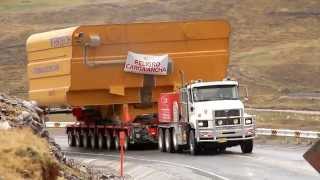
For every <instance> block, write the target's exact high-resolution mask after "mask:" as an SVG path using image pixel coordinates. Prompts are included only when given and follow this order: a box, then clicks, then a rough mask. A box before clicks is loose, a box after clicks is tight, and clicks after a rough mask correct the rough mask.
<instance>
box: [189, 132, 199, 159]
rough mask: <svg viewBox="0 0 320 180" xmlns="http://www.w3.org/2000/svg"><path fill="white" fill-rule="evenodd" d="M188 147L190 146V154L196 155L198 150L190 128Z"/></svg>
mask: <svg viewBox="0 0 320 180" xmlns="http://www.w3.org/2000/svg"><path fill="white" fill-rule="evenodd" d="M189 148H190V154H191V155H197V153H198V151H199V150H198V145H197V140H196V138H195V134H194V130H190V133H189Z"/></svg>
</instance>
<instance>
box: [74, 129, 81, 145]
mask: <svg viewBox="0 0 320 180" xmlns="http://www.w3.org/2000/svg"><path fill="white" fill-rule="evenodd" d="M75 138H76V146H77V147H81V146H82V137H81V134H80V132H76V135H75Z"/></svg>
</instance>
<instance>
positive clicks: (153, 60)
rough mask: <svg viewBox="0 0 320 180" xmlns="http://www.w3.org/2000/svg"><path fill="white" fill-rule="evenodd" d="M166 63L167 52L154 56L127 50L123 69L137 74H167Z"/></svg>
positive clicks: (167, 59)
mask: <svg viewBox="0 0 320 180" xmlns="http://www.w3.org/2000/svg"><path fill="white" fill-rule="evenodd" d="M168 63H169V56H168V54H165V55H160V56H155V55H146V54H137V53H133V52H130V51H129V52H128V57H127V60H126V63H125V66H124V71H125V72H131V73H139V74H154V75H167V74H168Z"/></svg>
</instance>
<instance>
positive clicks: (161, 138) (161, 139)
mask: <svg viewBox="0 0 320 180" xmlns="http://www.w3.org/2000/svg"><path fill="white" fill-rule="evenodd" d="M163 134H164V132H163V129H162V128H159V133H158V149H159V151H160V152H165V151H166V149H165V143H164V135H163Z"/></svg>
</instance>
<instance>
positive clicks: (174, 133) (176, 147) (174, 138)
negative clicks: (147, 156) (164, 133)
mask: <svg viewBox="0 0 320 180" xmlns="http://www.w3.org/2000/svg"><path fill="white" fill-rule="evenodd" d="M172 143H173V149H174V151H175V152H181V147H180V146H179V144H178V136H177V131H176V129H174V128H173V129H172Z"/></svg>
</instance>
